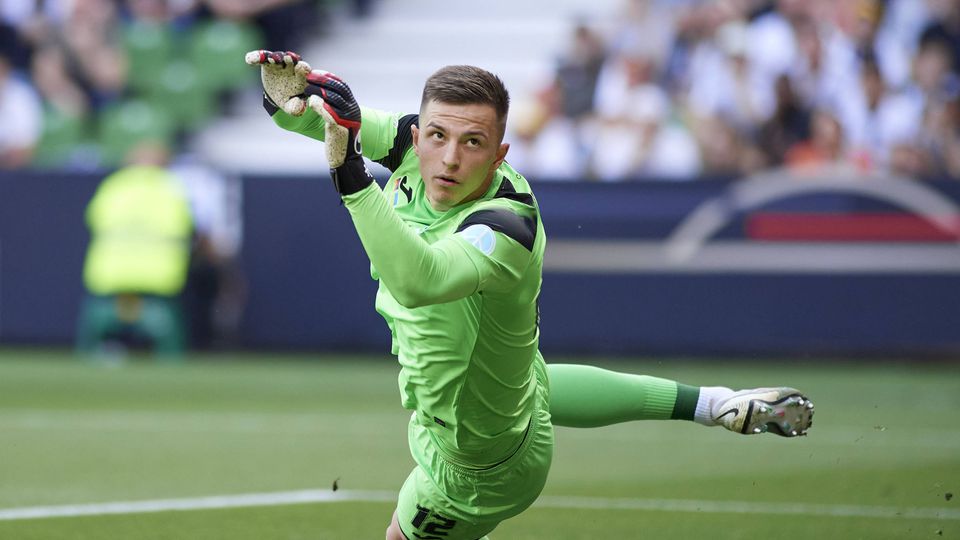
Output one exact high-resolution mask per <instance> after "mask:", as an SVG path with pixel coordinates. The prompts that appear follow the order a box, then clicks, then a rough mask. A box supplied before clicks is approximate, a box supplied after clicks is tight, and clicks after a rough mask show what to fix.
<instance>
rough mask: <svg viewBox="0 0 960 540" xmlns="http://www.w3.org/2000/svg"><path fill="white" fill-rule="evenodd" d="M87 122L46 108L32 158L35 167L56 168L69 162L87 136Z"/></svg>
mask: <svg viewBox="0 0 960 540" xmlns="http://www.w3.org/2000/svg"><path fill="white" fill-rule="evenodd" d="M87 128H88V126H87V122H86V120H85V119H84V118H82V117H80V116H72V115H69V114H65V113H63V112H61V111H59V110H57V109H56V108H54V107H50V106H47V107H45V108H44V111H43V135H42V136H41V138H40V143H39V144H38V145H37V148H36V151H35V152H34V156H33V164H34V165H35V166H37V167H58V166H60V165H64V164H66V163H67V162H69V161H70V158H71V156H73V154H74V153H75V152H76V151H77V148H78V147H80V146H81V145H82V144H83V143H84V142H85V139H86V137H87V135H88V133H87Z"/></svg>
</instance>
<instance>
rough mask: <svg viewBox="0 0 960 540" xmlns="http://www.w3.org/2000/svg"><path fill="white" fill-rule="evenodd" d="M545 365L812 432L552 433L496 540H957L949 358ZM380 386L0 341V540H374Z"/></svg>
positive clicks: (305, 370)
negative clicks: (677, 387)
mask: <svg viewBox="0 0 960 540" xmlns="http://www.w3.org/2000/svg"><path fill="white" fill-rule="evenodd" d="M551 360H552V361H561V360H562V361H574V362H576V361H589V362H590V363H594V364H599V365H604V366H608V367H613V368H615V369H620V370H626V371H633V372H639V373H648V374H651V375H657V376H662V377H669V378H675V379H679V380H682V381H684V382H688V383H691V384H725V385H733V386H759V385H770V384H779V383H783V382H790V383H792V384H794V385H796V386H799V387H800V388H802V389H803V390H804V391H806V392H807V393H808V394H809V395H810V396H811V397H812V398H813V399H814V402H815V403H816V406H817V415H816V421H815V426H814V428H813V430H812V431H811V435H810V436H809V437H806V438H802V439H793V440H787V439H781V438H778V437H774V436H761V437H741V436H735V435H733V434H730V433H728V432H725V431H723V430H722V429H720V428H713V429H706V428H703V427H700V426H697V425H694V424H692V423H686V422H645V423H633V424H628V425H620V426H615V427H608V428H602V429H594V430H575V429H567V428H559V429H558V432H557V451H556V457H555V461H554V468H553V470H552V472H551V477H550V480H549V483H548V484H547V488H546V491H545V492H544V497H543V498H542V499H541V502H540V504H538V505H537V506H535V507H534V508H532V509H530V510H528V511H527V512H526V513H524V514H523V515H521V516H520V517H517V518H515V519H513V520H511V521H508V522H506V523H504V524H503V525H502V526H501V527H500V528H499V529H498V530H497V531H496V533H495V534H494V535H493V538H494V539H528V538H529V539H533V538H536V539H540V538H552V539H595V538H641V537H642V538H685V539H688V538H693V539H699V538H711V539H732V538H745V539H746V538H760V537H766V538H831V539H833V538H842V539H846V538H869V539H874V538H960V427H958V424H957V418H958V413H960V368H958V365H957V364H956V363H954V364H938V365H930V364H925V363H916V364H912V365H908V364H890V363H883V364H877V365H873V364H866V363H859V364H848V363H829V362H816V363H813V362H811V363H803V364H797V363H796V362H790V361H782V360H779V361H768V362H763V363H757V362H754V363H731V362H723V363H720V362H710V363H707V362H701V363H694V362H689V361H673V360H666V359H664V360H659V361H658V360H647V361H617V362H612V361H609V362H604V361H601V360H597V359H592V360H583V359H570V358H567V359H558V358H554V359H551ZM396 373H397V368H396V366H395V364H394V363H393V362H392V361H391V360H390V359H389V358H386V357H382V358H350V357H319V356H314V357H306V356H299V357H291V356H267V355H264V356H242V357H239V358H234V357H229V358H228V357H223V356H218V357H200V358H195V359H191V360H190V361H188V362H186V363H185V364H183V365H159V364H156V363H153V362H151V361H147V360H143V359H141V360H135V361H133V362H130V363H127V364H125V365H121V366H113V367H108V366H104V365H91V364H86V363H82V362H79V361H77V360H75V359H72V358H70V357H69V355H67V354H65V353H58V352H37V351H21V350H9V349H7V350H3V349H0V538H2V539H37V538H44V539H47V538H50V539H61V538H64V539H74V538H76V539H81V538H84V539H86V538H90V539H112V538H123V539H127V538H137V539H159V538H170V539H183V538H204V539H220V538H222V539H228V538H229V539H273V538H283V539H287V538H289V539H293V538H305V539H306V538H310V539H325V538H330V539H362V538H383V530H384V528H385V526H386V523H387V519H388V518H389V516H390V513H391V511H392V508H393V504H392V503H391V502H390V500H391V499H392V497H393V494H394V493H395V491H396V490H397V489H398V488H399V486H400V484H401V483H402V482H403V480H404V478H405V477H406V475H407V473H408V472H409V470H410V468H411V467H412V461H411V459H410V457H409V455H408V453H407V450H406V438H405V427H406V421H407V418H408V415H407V413H405V412H404V411H403V409H401V408H400V405H399V397H398V392H397V387H396ZM335 480H336V481H337V484H338V488H339V490H338V491H337V492H336V493H334V492H333V490H332V486H333V483H334V481H335ZM952 494H956V495H957V496H956V497H952ZM237 495H247V497H246V498H238V497H236V496H237ZM211 496H222V497H220V498H215V499H211V498H209V497H211ZM948 499H949V500H948ZM144 501H146V502H144ZM151 501H153V502H151ZM108 502H109V503H118V504H116V505H113V506H104V505H95V504H94V503H108ZM174 507H176V508H180V509H179V510H172V509H171V508H174ZM145 510H154V511H152V512H146V511H145ZM156 510H161V511H156ZM58 513H59V514H66V515H67V516H66V517H64V516H61V517H52V516H53V515H54V514H58ZM78 514H87V515H78ZM70 516H72V517H70Z"/></svg>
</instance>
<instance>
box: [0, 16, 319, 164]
mask: <svg viewBox="0 0 960 540" xmlns="http://www.w3.org/2000/svg"><path fill="white" fill-rule="evenodd" d="M322 5H323V2H319V1H317V0H43V1H37V0H3V2H2V3H0V117H2V118H3V119H4V121H3V122H2V126H0V168H13V167H19V166H24V165H34V166H52V167H67V168H74V169H84V168H89V169H93V168H98V167H110V166H114V165H117V164H120V163H122V162H123V160H124V158H125V157H126V156H127V155H128V154H129V152H130V151H131V150H132V147H133V146H134V142H137V141H143V140H145V139H149V140H153V141H155V142H156V141H159V142H163V143H164V144H168V145H172V146H174V147H176V146H178V145H179V144H180V143H182V140H183V138H184V137H186V136H189V134H190V133H192V132H193V131H195V130H196V129H198V128H200V127H202V125H203V124H204V123H205V122H206V121H208V120H209V119H210V118H211V117H212V116H214V115H215V114H217V112H218V111H220V110H221V109H222V108H223V106H224V104H225V103H226V102H228V100H229V98H230V92H231V91H232V90H235V89H237V88H240V87H242V86H245V85H249V84H250V83H251V77H253V78H255V73H251V71H252V70H247V69H245V67H246V66H244V65H243V63H242V62H237V61H236V58H241V57H242V56H238V55H241V54H242V53H243V52H245V51H247V50H250V49H252V48H257V47H259V46H261V44H262V43H265V42H269V43H271V44H273V46H275V47H277V48H285V49H287V48H296V47H297V46H298V45H299V44H300V43H301V40H302V39H303V38H304V37H306V35H307V34H308V33H309V35H310V36H314V35H316V31H317V29H318V28H322V25H321V24H319V20H320V18H321V17H322V13H323V10H322Z"/></svg>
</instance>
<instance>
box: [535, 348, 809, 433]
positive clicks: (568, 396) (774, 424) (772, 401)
mask: <svg viewBox="0 0 960 540" xmlns="http://www.w3.org/2000/svg"><path fill="white" fill-rule="evenodd" d="M547 373H548V375H549V379H550V413H551V415H552V417H553V423H554V425H557V426H569V427H598V426H606V425H610V424H617V423H620V422H628V421H632V420H669V419H674V420H693V421H695V422H697V423H700V424H703V425H707V426H714V425H722V426H724V427H726V428H727V429H729V430H731V431H736V432H738V433H744V434H754V433H764V432H766V431H770V432H772V433H776V434H778V435H784V436H787V437H792V436H796V435H803V434H805V433H806V430H807V429H808V428H809V427H810V425H811V424H812V416H813V404H812V403H811V402H810V400H809V399H807V398H806V397H805V396H803V395H802V394H801V393H800V392H798V391H797V390H795V389H793V388H786V387H782V388H760V389H754V390H743V391H740V392H734V391H733V390H731V389H729V388H725V387H720V386H704V387H697V386H689V385H685V384H681V383H678V382H676V381H671V380H668V379H661V378H658V377H651V376H648V375H634V374H630V373H619V372H615V371H610V370H606V369H601V368H598V367H594V366H586V365H576V364H549V365H548V366H547Z"/></svg>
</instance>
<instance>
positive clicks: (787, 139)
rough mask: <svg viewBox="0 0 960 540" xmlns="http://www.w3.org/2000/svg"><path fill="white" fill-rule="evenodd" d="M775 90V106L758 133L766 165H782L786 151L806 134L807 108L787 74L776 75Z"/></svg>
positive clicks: (808, 117) (807, 127) (808, 124)
mask: <svg viewBox="0 0 960 540" xmlns="http://www.w3.org/2000/svg"><path fill="white" fill-rule="evenodd" d="M775 93H776V96H777V106H776V108H775V109H774V111H773V116H772V117H771V118H770V120H768V121H767V122H766V123H764V124H763V126H761V128H760V132H759V136H758V144H759V147H760V149H761V151H762V152H763V154H764V158H765V161H766V164H767V165H768V166H780V165H782V164H783V159H784V156H785V155H786V154H787V151H788V150H789V149H790V148H791V147H792V146H794V145H796V144H797V143H799V142H801V141H805V140H807V138H809V136H810V110H809V109H808V108H807V107H806V106H805V105H804V104H803V103H801V102H800V99H799V97H798V96H797V94H796V93H795V92H794V91H793V83H792V82H791V80H790V78H789V77H788V76H787V75H780V76H779V77H778V78H777V82H776V90H775Z"/></svg>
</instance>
